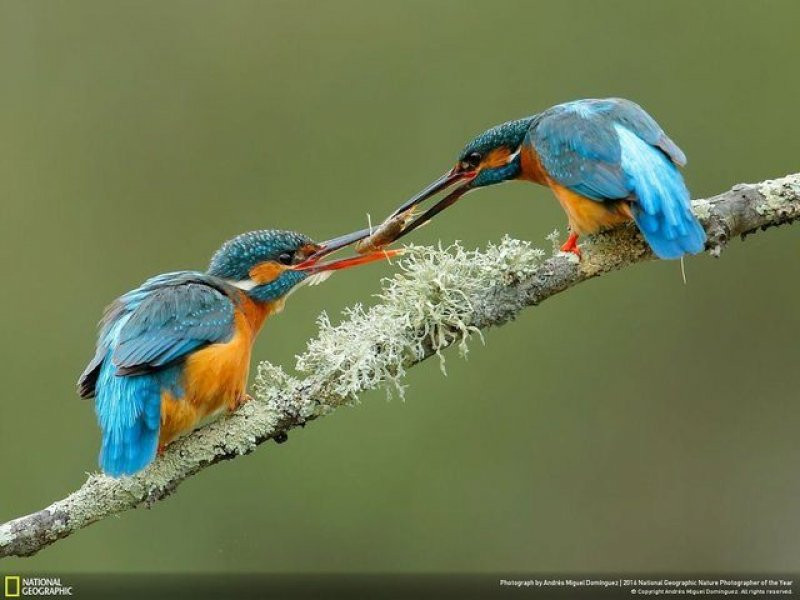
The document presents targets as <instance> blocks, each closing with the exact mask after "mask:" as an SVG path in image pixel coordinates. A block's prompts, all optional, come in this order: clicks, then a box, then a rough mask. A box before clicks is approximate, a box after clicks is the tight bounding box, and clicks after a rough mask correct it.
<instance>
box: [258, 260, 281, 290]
mask: <svg viewBox="0 0 800 600" xmlns="http://www.w3.org/2000/svg"><path fill="white" fill-rule="evenodd" d="M285 270H286V267H284V266H283V265H281V264H278V263H276V262H273V261H271V260H270V261H267V262H262V263H260V264H257V265H256V266H255V267H253V268H252V269H250V278H251V279H252V280H253V281H255V282H256V283H257V284H259V285H263V284H265V283H270V282H272V281H275V280H276V279H277V278H278V277H279V276H280V274H281V273H283V272H284V271H285Z"/></svg>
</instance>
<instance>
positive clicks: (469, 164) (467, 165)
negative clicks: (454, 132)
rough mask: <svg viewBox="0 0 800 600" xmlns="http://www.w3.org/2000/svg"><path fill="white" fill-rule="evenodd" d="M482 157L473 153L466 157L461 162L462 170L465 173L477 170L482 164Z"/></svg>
mask: <svg viewBox="0 0 800 600" xmlns="http://www.w3.org/2000/svg"><path fill="white" fill-rule="evenodd" d="M481 160H482V157H481V155H480V153H478V152H471V153H470V154H467V155H466V156H465V157H464V160H462V161H461V168H462V169H463V170H464V171H472V170H473V169H477V168H478V165H480V164H481Z"/></svg>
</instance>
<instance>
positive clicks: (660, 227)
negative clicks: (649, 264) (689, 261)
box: [616, 125, 706, 258]
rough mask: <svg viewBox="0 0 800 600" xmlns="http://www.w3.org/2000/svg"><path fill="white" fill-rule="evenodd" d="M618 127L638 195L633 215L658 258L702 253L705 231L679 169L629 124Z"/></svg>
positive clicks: (624, 160) (625, 165)
mask: <svg viewBox="0 0 800 600" xmlns="http://www.w3.org/2000/svg"><path fill="white" fill-rule="evenodd" d="M616 129H617V133H618V134H619V139H620V146H621V149H622V169H623V171H625V173H626V175H627V176H628V178H629V180H630V186H631V187H632V188H633V190H634V193H635V194H636V198H637V202H634V203H632V209H633V217H634V220H635V221H636V225H638V227H639V230H640V231H641V232H642V235H643V236H644V238H645V240H647V243H648V244H649V245H650V248H651V249H652V250H653V252H654V253H655V254H656V255H657V256H658V257H659V258H680V257H681V256H683V255H684V254H697V253H698V252H702V250H703V248H704V247H705V242H706V233H705V231H704V230H703V228H702V227H701V226H700V223H699V222H698V221H697V218H696V217H695V216H694V215H693V214H692V211H691V207H690V202H689V190H687V189H686V184H685V183H684V181H683V177H681V174H680V172H679V171H678V168H677V167H676V166H675V165H674V164H673V163H672V162H670V160H669V159H668V158H667V157H666V156H665V155H664V154H663V153H662V152H661V151H660V150H658V149H657V148H654V147H653V146H651V145H650V144H648V143H647V142H645V141H644V140H642V139H641V138H640V137H639V136H637V135H636V134H635V133H633V132H631V131H630V130H628V129H627V128H626V127H624V126H621V125H617V126H616Z"/></svg>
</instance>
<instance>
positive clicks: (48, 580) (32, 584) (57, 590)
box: [3, 575, 72, 598]
mask: <svg viewBox="0 0 800 600" xmlns="http://www.w3.org/2000/svg"><path fill="white" fill-rule="evenodd" d="M3 592H4V594H5V597H6V598H20V597H28V596H72V586H71V585H64V584H62V583H61V578H60V577H20V576H19V575H6V577H5V582H4V585H3Z"/></svg>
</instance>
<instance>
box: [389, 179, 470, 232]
mask: <svg viewBox="0 0 800 600" xmlns="http://www.w3.org/2000/svg"><path fill="white" fill-rule="evenodd" d="M477 174H478V172H477V171H459V170H458V168H457V167H453V168H452V169H450V170H449V171H448V172H447V173H445V174H444V175H442V176H441V177H439V179H437V180H436V181H434V182H433V183H432V184H430V185H429V186H428V187H426V188H425V189H424V190H422V191H421V192H419V193H418V194H417V195H416V196H414V197H413V198H410V199H408V200H406V201H405V202H403V204H401V205H400V206H399V207H398V208H397V209H396V210H395V211H394V212H393V213H392V214H391V215H390V217H389V218H390V219H391V218H392V217H396V216H397V215H399V214H400V213H404V212H406V211H407V210H408V209H409V208H411V207H412V206H416V205H417V204H420V203H421V202H424V201H425V200H427V199H428V198H430V197H431V196H434V195H436V194H438V193H439V192H441V191H442V190H446V189H447V188H449V187H450V186H452V185H453V184H455V183H457V182H459V181H464V180H472V179H474V178H475V176H476V175H477Z"/></svg>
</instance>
